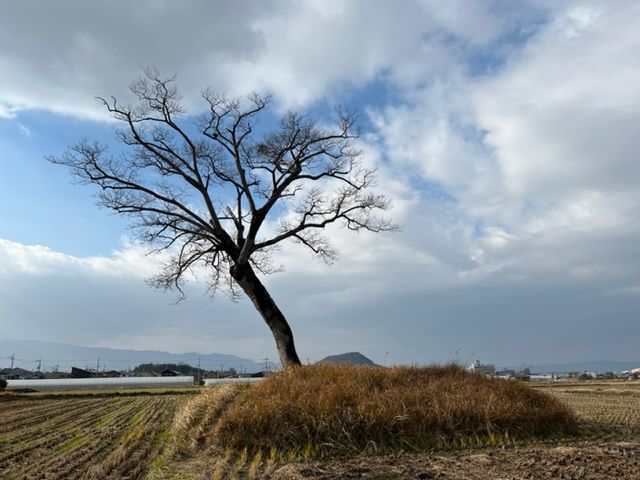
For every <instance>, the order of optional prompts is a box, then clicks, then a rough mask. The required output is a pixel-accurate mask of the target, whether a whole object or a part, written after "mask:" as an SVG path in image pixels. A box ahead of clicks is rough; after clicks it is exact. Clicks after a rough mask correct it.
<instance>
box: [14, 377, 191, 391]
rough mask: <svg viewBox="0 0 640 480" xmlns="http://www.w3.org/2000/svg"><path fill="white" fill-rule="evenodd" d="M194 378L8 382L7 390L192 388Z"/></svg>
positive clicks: (76, 379)
mask: <svg viewBox="0 0 640 480" xmlns="http://www.w3.org/2000/svg"><path fill="white" fill-rule="evenodd" d="M192 386H193V377H192V376H184V377H119V378H56V379H44V380H7V390H16V389H30V390H36V391H39V390H78V389H86V390H88V389H96V388H150V387H156V388H157V387H192Z"/></svg>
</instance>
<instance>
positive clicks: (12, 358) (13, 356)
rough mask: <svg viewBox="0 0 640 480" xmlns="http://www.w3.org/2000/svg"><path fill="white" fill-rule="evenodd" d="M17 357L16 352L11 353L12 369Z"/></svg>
mask: <svg viewBox="0 0 640 480" xmlns="http://www.w3.org/2000/svg"><path fill="white" fill-rule="evenodd" d="M15 359H16V354H15V353H14V354H13V355H11V370H13V361H14V360H15Z"/></svg>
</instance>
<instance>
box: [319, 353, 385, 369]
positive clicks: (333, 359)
mask: <svg viewBox="0 0 640 480" xmlns="http://www.w3.org/2000/svg"><path fill="white" fill-rule="evenodd" d="M317 363H332V364H334V365H369V366H371V367H379V366H380V365H378V364H376V363H374V362H373V361H372V360H371V359H369V358H367V357H365V356H364V355H362V354H361V353H360V352H350V353H342V354H340V355H330V356H328V357H325V358H323V359H322V360H320V361H318V362H317Z"/></svg>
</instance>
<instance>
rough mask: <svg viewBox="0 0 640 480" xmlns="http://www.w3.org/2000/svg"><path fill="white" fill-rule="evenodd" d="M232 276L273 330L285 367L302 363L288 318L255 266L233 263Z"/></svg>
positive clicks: (281, 361)
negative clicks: (255, 270)
mask: <svg viewBox="0 0 640 480" xmlns="http://www.w3.org/2000/svg"><path fill="white" fill-rule="evenodd" d="M231 276H232V277H233V279H234V280H235V281H236V283H237V284H238V285H240V288H242V290H243V291H244V293H246V294H247V296H248V297H249V298H250V299H251V302H252V303H253V305H254V306H255V307H256V309H257V310H258V312H259V313H260V315H261V316H262V318H263V319H264V321H265V322H266V323H267V325H268V327H269V329H270V330H271V333H272V334H273V338H274V339H275V341H276V347H277V349H278V355H279V356H280V363H282V366H283V368H289V367H294V366H296V365H300V359H299V358H298V354H297V352H296V347H295V344H294V342H293V332H292V331H291V327H289V323H287V319H286V318H285V317H284V315H283V314H282V312H281V311H280V309H279V308H278V306H277V305H276V303H275V302H274V301H273V298H271V295H269V292H268V291H267V289H266V288H265V287H264V285H263V284H262V282H261V281H260V279H259V278H258V276H257V275H256V274H255V272H254V271H253V268H251V266H250V265H246V264H245V265H238V264H236V265H233V266H232V267H231Z"/></svg>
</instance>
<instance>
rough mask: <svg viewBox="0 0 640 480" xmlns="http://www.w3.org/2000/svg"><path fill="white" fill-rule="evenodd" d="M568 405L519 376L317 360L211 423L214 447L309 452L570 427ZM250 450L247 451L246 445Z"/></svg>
mask: <svg viewBox="0 0 640 480" xmlns="http://www.w3.org/2000/svg"><path fill="white" fill-rule="evenodd" d="M575 429H576V422H575V418H574V416H573V414H572V412H571V411H570V410H569V409H568V408H567V407H565V406H564V405H563V404H562V403H560V402H559V401H558V400H556V399H554V398H553V397H551V396H549V395H547V394H544V393H541V392H538V391H535V390H533V389H531V388H529V387H528V386H526V385H523V384H521V383H517V382H511V381H505V380H497V379H491V378H487V377H484V376H481V375H478V374H473V373H468V372H466V371H465V370H463V369H462V368H460V367H458V366H455V365H445V366H432V367H426V368H412V367H397V368H389V369H379V368H371V367H344V366H334V365H316V366H310V367H300V368H295V369H291V370H287V371H284V372H281V373H279V374H277V375H274V376H272V377H269V378H267V379H265V380H264V381H263V382H261V383H260V384H258V385H255V386H253V387H252V388H248V389H246V390H245V391H243V392H241V393H239V394H238V395H237V396H236V397H235V399H234V401H233V402H232V403H231V404H230V405H229V407H228V408H227V409H226V410H225V411H224V413H222V414H221V415H220V417H219V418H218V421H217V423H216V426H215V428H214V435H215V441H216V443H218V444H219V445H225V446H226V447H229V448H233V449H238V450H243V449H248V450H249V451H260V450H262V451H269V450H273V449H277V450H278V451H289V452H302V451H304V454H305V456H307V455H309V454H311V455H313V456H316V455H322V454H335V453H349V452H356V451H363V450H373V451H380V450H383V451H384V450H397V449H404V450H419V449H424V448H430V447H438V446H448V445H460V446H462V445H466V444H472V443H473V442H472V441H471V440H470V439H475V440H474V441H475V442H476V443H475V444H478V445H480V444H482V442H485V443H484V444H492V443H500V442H501V441H503V440H504V439H505V438H524V437H532V436H533V437H535V436H546V435H566V434H570V433H573V432H575ZM245 451H246V450H245Z"/></svg>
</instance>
